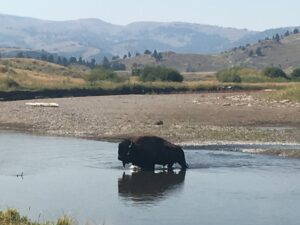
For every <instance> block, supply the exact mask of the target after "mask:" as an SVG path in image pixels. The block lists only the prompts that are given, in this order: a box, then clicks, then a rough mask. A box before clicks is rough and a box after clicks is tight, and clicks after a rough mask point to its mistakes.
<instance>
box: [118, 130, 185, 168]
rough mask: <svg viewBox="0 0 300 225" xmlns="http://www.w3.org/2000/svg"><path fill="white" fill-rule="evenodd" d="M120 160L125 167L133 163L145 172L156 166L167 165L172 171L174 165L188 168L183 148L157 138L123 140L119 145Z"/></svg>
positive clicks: (145, 137)
mask: <svg viewBox="0 0 300 225" xmlns="http://www.w3.org/2000/svg"><path fill="white" fill-rule="evenodd" d="M118 159H119V160H120V161H122V162H123V166H125V164H126V163H132V164H133V165H135V166H139V167H141V168H142V169H144V170H154V166H155V164H158V165H163V166H165V165H167V166H168V169H169V170H171V169H172V167H173V164H174V163H179V165H180V166H181V168H182V169H183V170H185V169H186V168H188V165H187V163H186V161H185V156H184V152H183V150H182V148H181V147H180V146H178V145H174V144H172V143H170V142H168V141H166V140H164V139H162V138H160V137H156V136H141V137H132V138H127V139H125V140H123V141H122V142H121V143H120V144H119V151H118Z"/></svg>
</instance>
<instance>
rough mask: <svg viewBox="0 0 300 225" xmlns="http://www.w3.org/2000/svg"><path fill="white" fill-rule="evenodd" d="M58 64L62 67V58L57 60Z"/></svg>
mask: <svg viewBox="0 0 300 225" xmlns="http://www.w3.org/2000/svg"><path fill="white" fill-rule="evenodd" d="M56 63H57V64H59V65H62V59H61V57H60V56H58V58H57V62H56Z"/></svg>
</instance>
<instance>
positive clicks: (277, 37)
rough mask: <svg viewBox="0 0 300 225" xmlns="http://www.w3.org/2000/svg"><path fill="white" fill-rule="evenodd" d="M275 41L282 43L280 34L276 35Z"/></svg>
mask: <svg viewBox="0 0 300 225" xmlns="http://www.w3.org/2000/svg"><path fill="white" fill-rule="evenodd" d="M275 41H276V42H279V41H280V36H279V34H276V35H275Z"/></svg>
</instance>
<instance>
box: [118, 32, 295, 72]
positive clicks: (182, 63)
mask: <svg viewBox="0 0 300 225" xmlns="http://www.w3.org/2000/svg"><path fill="white" fill-rule="evenodd" d="M299 52H300V34H291V35H289V36H287V37H284V38H283V39H281V40H280V41H279V42H276V41H275V40H264V41H259V42H258V43H255V44H252V45H247V46H240V47H238V48H233V49H231V50H228V51H225V52H223V53H220V54H215V55H199V54H176V53H174V52H166V53H163V58H162V60H159V61H156V60H155V58H153V57H151V56H150V55H141V56H138V57H132V58H127V59H125V60H121V62H122V63H124V64H125V65H126V68H127V69H128V70H130V69H131V68H133V66H134V65H135V66H137V67H143V66H145V65H155V66H158V65H159V66H166V67H171V68H175V69H177V70H179V71H181V72H187V71H190V72H193V71H200V72H208V71H217V70H220V69H223V68H228V67H236V66H243V67H250V68H255V69H262V68H265V67H268V66H278V67H282V68H283V69H285V70H288V71H290V70H292V69H293V68H297V67H300V54H299Z"/></svg>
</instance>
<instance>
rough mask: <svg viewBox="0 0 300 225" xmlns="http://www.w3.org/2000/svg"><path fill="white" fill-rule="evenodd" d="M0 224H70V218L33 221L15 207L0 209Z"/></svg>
mask: <svg viewBox="0 0 300 225" xmlns="http://www.w3.org/2000/svg"><path fill="white" fill-rule="evenodd" d="M0 224H1V225H72V224H74V223H73V222H72V220H71V219H70V218H69V217H67V216H63V217H61V218H59V219H58V220H57V222H49V221H48V222H33V221H31V220H30V219H28V218H27V217H25V216H21V215H20V213H19V212H18V211H17V210H15V209H8V210H5V211H0Z"/></svg>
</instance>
